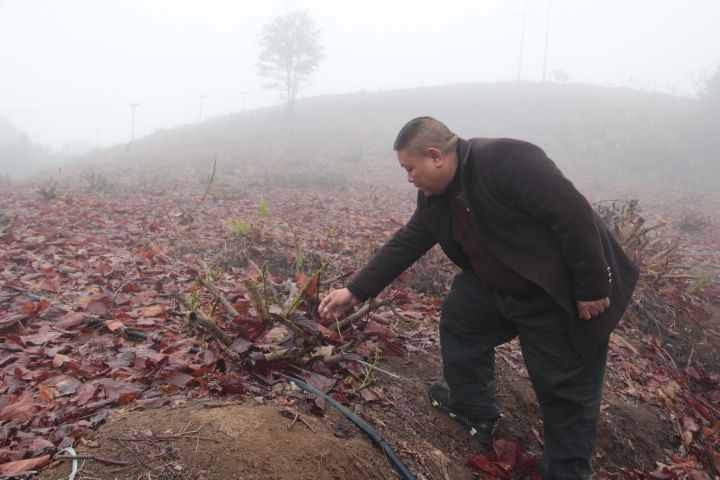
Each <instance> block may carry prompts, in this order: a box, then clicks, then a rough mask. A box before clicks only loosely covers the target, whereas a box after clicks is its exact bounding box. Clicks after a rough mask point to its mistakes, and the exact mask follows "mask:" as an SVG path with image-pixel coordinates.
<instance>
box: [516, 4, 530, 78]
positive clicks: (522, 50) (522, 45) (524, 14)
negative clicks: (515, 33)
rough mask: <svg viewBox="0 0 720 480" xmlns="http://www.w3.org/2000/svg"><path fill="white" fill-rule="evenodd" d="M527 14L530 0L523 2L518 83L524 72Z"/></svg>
mask: <svg viewBox="0 0 720 480" xmlns="http://www.w3.org/2000/svg"><path fill="white" fill-rule="evenodd" d="M527 13H528V0H524V2H523V11H522V14H521V15H520V17H521V18H522V23H521V25H522V28H521V30H520V52H519V54H518V66H517V81H518V82H520V81H522V70H523V56H524V55H525V30H526V29H527Z"/></svg>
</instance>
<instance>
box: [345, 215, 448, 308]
mask: <svg viewBox="0 0 720 480" xmlns="http://www.w3.org/2000/svg"><path fill="white" fill-rule="evenodd" d="M424 213H425V210H423V209H421V208H420V207H419V206H418V208H417V209H416V210H415V213H414V214H413V216H412V217H411V218H410V220H409V221H408V222H407V224H405V225H404V226H403V227H401V228H400V229H399V230H398V231H397V232H395V234H394V235H393V236H392V237H391V238H390V240H388V241H387V242H386V243H385V245H383V246H382V247H381V248H380V250H378V252H377V253H376V254H375V255H374V256H373V257H372V258H371V259H370V261H369V262H368V263H367V265H366V266H365V267H364V268H363V269H362V270H360V271H359V272H358V273H357V274H356V275H355V276H354V277H353V279H352V280H351V281H350V283H349V284H348V285H347V288H348V289H349V290H350V291H351V292H352V294H353V295H354V296H355V297H356V298H358V299H359V300H361V301H363V300H366V299H367V298H370V297H375V296H377V295H378V294H379V293H380V292H382V291H383V289H385V287H387V286H388V285H389V284H390V283H391V282H392V281H393V280H395V278H397V277H398V276H399V275H400V274H401V273H402V272H404V271H405V270H406V269H407V268H408V267H409V266H410V265H412V264H413V263H415V261H416V260H417V259H419V258H420V257H422V256H423V255H424V254H425V253H426V252H427V251H428V250H430V249H431V248H432V247H433V245H435V243H436V240H435V236H434V235H433V234H432V232H431V231H430V230H429V229H428V228H427V226H426V225H425V223H424V222H423V219H422V217H423V214H424Z"/></svg>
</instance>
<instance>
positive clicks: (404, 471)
mask: <svg viewBox="0 0 720 480" xmlns="http://www.w3.org/2000/svg"><path fill="white" fill-rule="evenodd" d="M287 377H288V378H289V379H290V380H292V382H293V383H294V384H296V385H297V386H298V387H300V388H301V389H303V390H305V391H306V392H310V393H313V394H315V395H317V396H319V397H322V398H324V399H325V400H326V401H327V402H329V403H330V405H332V406H333V407H335V408H337V409H338V410H340V412H341V413H342V414H343V415H345V416H346V417H347V418H348V419H350V421H352V422H353V423H354V424H355V425H357V426H358V427H360V429H361V430H362V431H363V432H365V433H366V434H367V436H368V437H370V439H371V440H372V441H373V442H375V444H376V445H377V446H378V447H380V448H382V450H383V451H384V452H385V455H387V457H388V460H390V463H391V464H392V466H393V468H394V469H395V470H396V471H397V472H398V473H399V474H400V478H402V479H403V480H416V479H415V475H413V474H412V473H410V470H408V468H407V467H406V466H405V464H403V463H402V461H401V460H400V459H399V458H398V457H397V455H396V454H395V451H394V450H393V449H392V447H391V446H390V445H389V444H388V443H387V442H386V441H385V439H384V438H383V437H381V436H380V434H379V433H378V432H377V430H375V429H374V428H373V427H371V426H370V424H369V423H367V422H366V421H365V420H363V419H362V418H360V417H358V416H357V415H355V414H354V413H352V412H351V411H350V410H348V409H347V408H345V407H344V406H342V405H341V404H340V403H338V402H337V400H335V399H334V398H332V397H330V396H329V395H326V394H325V393H323V392H321V391H320V390H318V389H317V388H315V387H313V386H312V385H309V384H307V383H305V382H303V381H302V380H300V379H298V378H295V377H292V376H290V375H287Z"/></svg>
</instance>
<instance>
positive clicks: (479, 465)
mask: <svg viewBox="0 0 720 480" xmlns="http://www.w3.org/2000/svg"><path fill="white" fill-rule="evenodd" d="M467 464H468V466H469V467H471V468H474V469H475V470H478V471H481V472H485V473H487V474H489V475H492V476H493V477H495V478H502V477H499V475H502V474H503V472H502V471H501V470H500V469H499V468H498V467H496V466H495V465H494V464H493V463H492V462H491V461H490V459H488V458H487V457H486V456H485V455H473V456H472V457H470V458H469V459H468V461H467Z"/></svg>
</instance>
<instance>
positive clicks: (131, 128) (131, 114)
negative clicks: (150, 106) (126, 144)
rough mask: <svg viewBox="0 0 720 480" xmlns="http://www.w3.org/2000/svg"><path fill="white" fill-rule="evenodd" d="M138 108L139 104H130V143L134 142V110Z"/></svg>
mask: <svg viewBox="0 0 720 480" xmlns="http://www.w3.org/2000/svg"><path fill="white" fill-rule="evenodd" d="M139 106H140V104H139V103H131V104H130V143H133V142H134V141H135V109H136V108H137V107H139Z"/></svg>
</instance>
